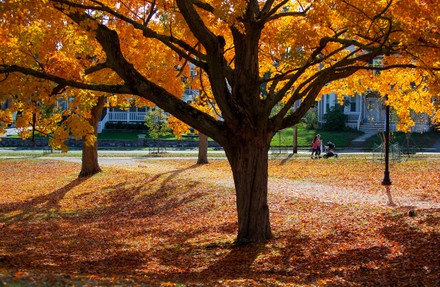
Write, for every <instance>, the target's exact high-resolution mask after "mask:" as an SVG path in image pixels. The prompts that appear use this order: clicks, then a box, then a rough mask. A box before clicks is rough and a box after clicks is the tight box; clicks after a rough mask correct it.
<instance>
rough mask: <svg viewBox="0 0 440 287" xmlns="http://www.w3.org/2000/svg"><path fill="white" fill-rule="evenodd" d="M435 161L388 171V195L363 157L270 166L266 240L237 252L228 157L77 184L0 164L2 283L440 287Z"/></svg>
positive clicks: (167, 163) (18, 163) (133, 169)
mask: <svg viewBox="0 0 440 287" xmlns="http://www.w3.org/2000/svg"><path fill="white" fill-rule="evenodd" d="M439 163H440V162H439V161H438V160H435V159H434V160H417V161H405V162H401V163H396V164H393V165H392V166H391V180H392V181H393V185H392V186H391V188H390V189H389V190H388V191H387V190H386V189H385V188H384V187H383V186H382V185H381V184H380V182H381V180H382V178H383V164H381V163H375V162H372V161H371V160H367V159H362V158H351V159H337V160H333V159H331V160H325V161H323V160H310V159H309V160H304V159H299V160H297V159H294V158H293V159H288V160H287V159H284V160H273V161H271V162H270V179H269V193H270V194H269V201H270V210H271V225H272V229H273V232H274V235H275V238H274V239H273V240H272V241H270V242H269V243H267V244H264V245H263V244H259V245H251V246H246V247H234V245H233V241H234V238H235V235H236V228H237V225H236V211H235V196H234V190H233V188H232V186H233V185H232V180H231V173H230V169H229V166H228V164H227V162H226V161H224V160H215V161H211V163H210V164H208V165H201V166H199V165H195V164H194V161H193V160H179V161H176V160H152V159H149V160H142V161H136V162H132V163H127V164H121V163H120V164H119V165H118V167H116V166H114V167H110V166H105V168H104V169H105V171H104V172H103V173H100V174H98V175H96V176H93V177H91V178H88V179H84V180H78V179H76V176H77V174H78V172H79V168H80V166H79V165H78V164H77V163H69V162H63V161H56V160H18V159H12V160H2V161H0V178H1V185H0V284H1V283H4V284H17V283H20V284H23V285H32V286H42V285H44V286H56V285H59V286H66V285H69V286H72V285H74V286H117V285H118V286H139V285H141V286H440V252H439V250H440V165H439ZM392 203H394V204H395V206H391V205H392ZM409 210H415V216H409V213H408V211H409ZM13 286H17V285H13Z"/></svg>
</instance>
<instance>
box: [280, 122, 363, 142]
mask: <svg viewBox="0 0 440 287" xmlns="http://www.w3.org/2000/svg"><path fill="white" fill-rule="evenodd" d="M316 134H320V135H321V139H323V142H324V143H327V142H329V141H331V142H333V143H334V144H335V145H336V146H337V147H344V146H348V145H349V144H350V142H351V141H352V140H353V139H355V138H357V137H359V136H360V135H362V132H358V131H355V130H346V131H323V130H307V129H304V128H302V127H299V128H298V146H301V147H309V146H311V145H312V140H313V138H314V137H315V135H316ZM271 145H272V146H293V128H287V129H284V130H282V131H280V132H278V133H277V134H276V135H275V136H274V137H273V139H272V142H271Z"/></svg>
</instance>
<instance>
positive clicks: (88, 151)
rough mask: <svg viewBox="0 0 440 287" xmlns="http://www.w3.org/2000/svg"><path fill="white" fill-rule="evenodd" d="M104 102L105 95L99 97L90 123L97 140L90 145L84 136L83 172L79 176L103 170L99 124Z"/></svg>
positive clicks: (90, 174)
mask: <svg viewBox="0 0 440 287" xmlns="http://www.w3.org/2000/svg"><path fill="white" fill-rule="evenodd" d="M104 103H105V97H99V99H98V103H97V104H96V106H94V107H93V108H92V110H91V117H90V120H89V124H90V125H91V126H93V130H94V134H95V136H96V141H95V142H94V143H93V144H92V145H90V144H87V143H86V141H85V137H83V142H82V161H81V172H80V173H79V175H78V177H79V178H83V177H89V176H92V175H94V174H96V173H98V172H101V171H102V170H101V168H100V167H99V163H98V124H99V120H100V118H101V113H102V110H103V108H104Z"/></svg>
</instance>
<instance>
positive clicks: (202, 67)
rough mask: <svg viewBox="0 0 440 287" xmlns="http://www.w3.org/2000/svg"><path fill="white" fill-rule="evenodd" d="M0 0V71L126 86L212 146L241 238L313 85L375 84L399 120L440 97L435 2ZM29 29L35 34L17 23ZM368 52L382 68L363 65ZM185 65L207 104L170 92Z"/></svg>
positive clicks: (265, 232)
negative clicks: (279, 140) (225, 166)
mask: <svg viewBox="0 0 440 287" xmlns="http://www.w3.org/2000/svg"><path fill="white" fill-rule="evenodd" d="M0 4H1V7H2V8H1V12H2V19H1V26H2V34H1V38H2V40H3V41H2V42H3V44H2V48H1V49H2V51H1V52H2V53H3V55H5V57H4V58H3V59H2V63H1V68H0V71H1V73H3V74H5V75H10V74H12V73H21V74H25V75H28V76H33V77H36V78H40V79H46V80H48V81H51V82H53V83H55V84H54V88H55V89H60V88H63V87H74V88H79V89H88V90H93V91H101V92H106V93H112V94H130V95H135V96H137V97H140V98H143V99H146V100H148V101H151V102H153V103H154V104H156V105H157V106H159V107H160V108H162V109H164V110H165V111H167V112H169V113H171V114H172V115H173V116H174V117H176V118H178V119H179V120H181V121H183V122H185V123H186V124H188V125H189V126H192V127H194V128H195V129H197V130H198V131H199V132H201V133H203V134H204V135H207V136H209V137H211V138H212V139H214V140H215V141H217V142H218V143H219V144H220V145H222V146H223V148H224V150H225V152H226V155H227V158H228V160H229V163H230V166H231V169H232V172H233V177H234V183H235V189H236V199H237V213H238V236H237V243H240V244H242V243H248V242H262V241H266V240H268V239H270V238H271V237H272V231H271V227H270V221H269V208H268V204H267V196H268V195H267V185H268V182H267V181H268V151H269V145H270V141H271V139H272V137H273V136H274V135H275V133H276V132H277V131H279V130H281V129H284V128H286V127H290V126H293V125H295V124H296V123H298V122H299V120H300V119H301V118H302V116H303V115H304V114H305V112H306V111H307V110H308V109H309V107H310V106H311V105H312V104H313V103H314V102H315V101H316V100H317V99H318V98H319V97H320V95H322V94H323V93H326V92H329V91H336V92H338V94H339V95H341V96H343V95H353V94H354V93H355V92H364V91H366V90H368V89H369V90H374V91H377V92H379V93H380V94H381V95H383V96H387V100H386V103H387V104H389V105H391V106H392V107H393V109H394V110H395V111H396V114H398V115H399V116H400V118H401V122H402V124H403V125H402V128H404V127H405V126H410V125H411V124H412V122H411V119H410V112H411V111H415V112H419V113H420V112H425V113H428V114H429V115H431V116H432V117H433V119H434V120H435V119H438V118H439V115H438V113H436V106H435V102H433V101H432V99H433V98H435V97H438V92H439V85H438V79H437V77H438V69H439V65H440V57H439V56H440V55H439V46H440V42H439V39H440V34H439V30H438V29H439V28H438V27H439V25H438V24H439V19H440V17H439V11H440V7H439V6H440V4H439V2H438V1H434V0H420V1H398V0H395V1H393V0H387V1H383V0H382V1H365V0H336V1H334V0H333V1H330V0H328V1H327V0H323V1H312V0H310V1H288V0H281V1H280V0H267V1H256V0H250V1H238V0H237V1H236V0H231V1H217V0H206V1H202V0H192V1H190V0H176V1H166V0H159V1H155V0H153V1H145V0H125V1H107V0H102V1H96V0H81V1H79V0H78V1H73V0H71V1H69V0H42V1H29V0H21V1H1V2H0ZM32 30H36V31H38V33H37V35H39V37H34V36H33V33H32V32H24V31H32ZM378 57H380V59H381V62H380V64H379V65H375V64H373V60H374V59H377V58H378ZM90 59H93V61H90ZM30 63H31V64H30ZM189 63H191V64H192V65H194V66H195V67H196V71H197V73H198V75H199V77H198V78H197V79H198V80H197V81H198V83H197V84H198V85H199V88H200V90H201V91H203V92H202V93H201V95H202V96H203V97H206V98H207V102H209V104H210V105H212V107H213V108H214V109H215V111H216V112H217V113H211V114H208V113H206V112H205V111H203V110H202V109H198V108H197V107H196V106H192V105H190V104H188V103H186V102H185V101H183V100H182V99H181V95H182V94H183V87H182V85H179V84H177V81H176V79H178V77H179V75H180V73H181V72H183V71H185V70H188V64H189ZM378 72H380V73H378ZM97 73H98V74H100V76H93V75H94V74H97ZM378 74H380V75H379V76H377V75H378ZM106 75H109V76H108V77H106ZM5 83H7V81H5ZM50 94H51V93H47V97H50ZM299 100H300V101H301V105H300V106H299V108H297V109H296V110H294V111H292V107H293V106H294V104H295V102H297V101H299ZM280 106H281V107H280Z"/></svg>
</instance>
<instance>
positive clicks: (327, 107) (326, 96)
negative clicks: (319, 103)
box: [325, 94, 330, 113]
mask: <svg viewBox="0 0 440 287" xmlns="http://www.w3.org/2000/svg"><path fill="white" fill-rule="evenodd" d="M328 111H330V95H328V94H327V95H325V112H326V113H327V112H328Z"/></svg>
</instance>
